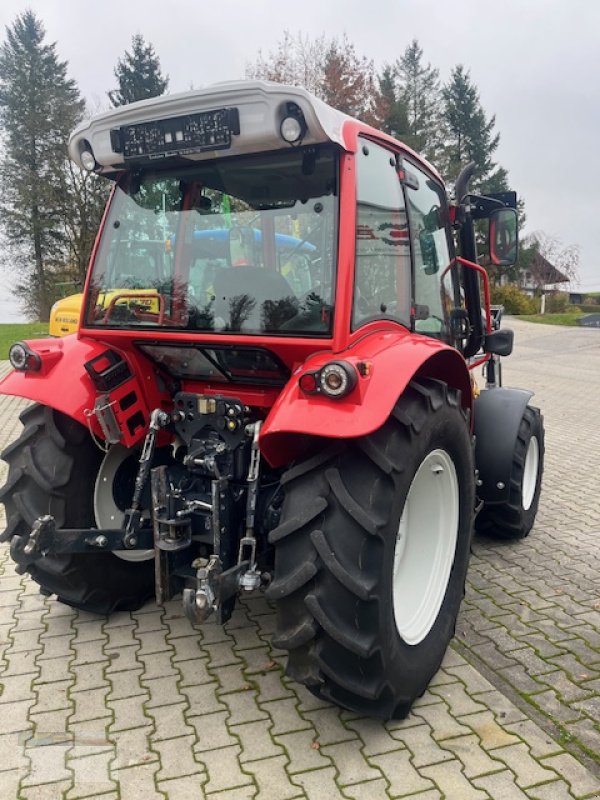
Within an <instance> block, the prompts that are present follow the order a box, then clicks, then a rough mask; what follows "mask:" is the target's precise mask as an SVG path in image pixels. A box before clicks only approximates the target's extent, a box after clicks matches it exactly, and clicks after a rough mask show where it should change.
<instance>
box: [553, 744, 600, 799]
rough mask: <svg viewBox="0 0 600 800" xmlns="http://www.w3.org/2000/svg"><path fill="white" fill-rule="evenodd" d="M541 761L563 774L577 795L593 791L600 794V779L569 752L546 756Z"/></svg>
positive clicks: (582, 795) (580, 795) (581, 795)
mask: <svg viewBox="0 0 600 800" xmlns="http://www.w3.org/2000/svg"><path fill="white" fill-rule="evenodd" d="M540 763H542V764H543V765H544V766H545V767H549V768H550V769H552V770H555V771H556V772H557V773H558V774H559V775H560V776H562V777H563V778H564V779H565V780H566V781H567V783H568V784H569V786H570V787H571V792H572V793H573V794H574V795H575V797H584V796H585V795H587V794H591V793H592V792H598V793H599V794H600V781H599V780H598V779H597V778H594V777H593V776H592V775H591V774H590V773H589V771H588V770H587V769H585V768H584V767H583V766H582V765H581V764H580V763H579V762H578V761H576V760H575V759H574V758H573V756H571V755H569V754H568V753H560V754H559V755H556V756H550V757H549V758H544V759H543V761H541V762H540Z"/></svg>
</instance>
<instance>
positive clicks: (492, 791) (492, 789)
mask: <svg viewBox="0 0 600 800" xmlns="http://www.w3.org/2000/svg"><path fill="white" fill-rule="evenodd" d="M472 782H473V784H474V785H475V786H477V787H478V788H479V789H483V790H484V791H486V792H487V793H488V795H489V796H490V797H491V798H493V800H527V798H528V797H531V796H535V795H530V794H529V793H528V794H525V792H524V791H523V790H522V789H519V787H518V786H517V784H516V783H515V776H514V775H513V773H512V772H509V771H508V770H504V771H503V772H494V773H493V774H492V775H483V776H482V777H479V778H473V781H472Z"/></svg>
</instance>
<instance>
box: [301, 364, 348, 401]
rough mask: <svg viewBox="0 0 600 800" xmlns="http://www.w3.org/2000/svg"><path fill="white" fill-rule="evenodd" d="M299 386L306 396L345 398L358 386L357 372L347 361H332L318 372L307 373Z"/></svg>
mask: <svg viewBox="0 0 600 800" xmlns="http://www.w3.org/2000/svg"><path fill="white" fill-rule="evenodd" d="M299 386H300V389H301V390H302V391H303V392H304V393H305V394H324V395H326V396H327V397H332V398H336V399H337V398H340V397H345V396H346V395H347V394H349V393H350V392H351V391H352V389H354V387H355V386H356V370H355V369H354V367H353V366H352V364H349V363H348V362H347V361H330V362H329V364H325V366H324V367H321V369H320V370H318V371H317V372H305V373H304V375H302V377H301V378H300V380H299Z"/></svg>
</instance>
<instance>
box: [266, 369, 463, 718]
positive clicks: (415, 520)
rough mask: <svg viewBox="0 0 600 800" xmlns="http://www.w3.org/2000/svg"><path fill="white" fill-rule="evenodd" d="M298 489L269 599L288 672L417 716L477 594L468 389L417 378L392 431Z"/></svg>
mask: <svg viewBox="0 0 600 800" xmlns="http://www.w3.org/2000/svg"><path fill="white" fill-rule="evenodd" d="M284 485H285V491H286V497H285V500H284V504H283V509H282V516H281V522H280V524H279V526H278V527H277V528H275V529H274V530H273V531H272V532H271V534H270V541H271V542H272V544H273V545H274V547H275V578H274V581H273V583H272V584H271V586H270V587H269V590H268V595H269V597H270V598H271V599H272V600H274V601H275V603H276V605H277V632H276V636H275V638H274V644H275V645H276V646H278V647H281V648H283V649H286V650H288V652H289V657H288V668H287V671H288V674H289V675H291V676H292V677H293V678H295V679H296V680H298V681H299V682H301V683H304V684H305V685H307V686H308V688H309V689H310V690H311V691H313V692H314V693H315V694H317V695H319V696H322V697H325V698H327V699H329V700H331V701H332V702H334V703H337V704H338V705H341V706H343V707H345V708H349V709H351V710H354V711H358V712H359V713H366V714H369V715H370V716H377V717H383V718H387V719H389V718H394V717H395V718H401V717H404V716H406V714H407V713H408V711H409V709H410V707H411V705H412V703H413V702H414V700H415V699H416V698H417V697H418V696H420V695H421V694H422V693H423V692H424V691H425V688H426V687H427V685H428V683H429V681H430V680H431V678H432V677H433V675H434V674H435V672H436V671H437V669H438V668H439V666H440V664H441V661H442V658H443V656H444V653H445V651H446V647H447V645H448V642H449V641H450V639H451V637H452V635H453V633H454V628H455V624H456V617H457V614H458V609H459V606H460V602H461V599H462V596H463V594H464V583H465V576H466V571H467V564H468V559H469V551H470V542H471V534H472V519H473V505H474V467H473V455H472V448H471V437H470V433H469V428H468V423H467V420H466V418H465V415H464V412H463V410H462V408H461V405H460V395H459V393H458V392H457V391H455V390H453V389H450V388H448V387H447V386H446V385H445V384H443V383H441V382H439V381H433V380H427V379H421V380H419V381H418V382H416V381H413V382H411V384H410V386H409V387H408V389H407V390H406V392H405V393H404V395H403V396H402V397H401V398H400V400H399V402H398V404H397V405H396V408H395V409H394V411H393V413H392V415H391V417H390V418H389V420H388V421H387V423H386V424H385V425H384V426H383V427H382V428H381V429H380V430H379V431H377V432H376V433H374V434H371V435H370V436H368V437H365V438H363V439H358V440H351V441H349V442H348V443H347V444H345V445H333V446H332V447H331V448H330V449H329V450H328V451H324V452H322V453H321V454H319V455H317V456H315V457H314V458H312V459H309V460H307V461H305V462H304V463H302V464H299V465H298V466H296V467H293V468H292V469H291V470H289V472H288V473H287V474H286V475H285V476H284Z"/></svg>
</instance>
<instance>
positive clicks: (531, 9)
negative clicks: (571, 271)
mask: <svg viewBox="0 0 600 800" xmlns="http://www.w3.org/2000/svg"><path fill="white" fill-rule="evenodd" d="M26 8H31V9H32V10H33V11H34V12H35V13H36V14H37V15H38V16H39V17H40V18H41V19H42V20H43V22H44V25H45V27H46V32H47V39H48V41H55V42H56V43H57V50H58V54H59V56H60V58H61V59H66V60H67V61H68V62H69V75H70V77H72V78H74V79H75V80H77V82H78V83H79V86H80V89H81V92H82V94H83V95H84V96H85V97H86V99H87V100H88V101H89V102H90V104H91V105H92V106H98V105H100V106H105V105H107V100H106V91H107V90H108V89H111V88H114V86H115V80H114V76H113V68H114V66H115V64H116V61H117V59H118V58H119V57H121V56H122V55H123V53H124V51H125V50H126V49H128V48H129V47H130V44H131V36H132V35H133V34H134V33H141V34H142V35H143V36H144V37H145V39H146V40H147V41H149V42H151V43H152V44H153V45H154V47H155V50H156V52H157V54H158V56H159V57H160V60H161V66H162V69H163V72H164V73H167V74H168V75H169V78H170V86H169V89H170V91H171V92H178V91H184V90H186V89H188V88H190V86H191V85H193V86H194V87H195V88H199V87H201V86H204V85H206V84H210V83H214V82H216V81H220V80H233V79H236V78H241V77H243V76H244V70H245V66H246V63H247V62H248V61H252V60H254V58H255V57H256V55H257V53H258V51H259V50H260V49H262V50H263V52H265V53H267V52H268V51H269V50H272V49H274V48H275V47H276V45H277V42H278V41H279V39H280V38H281V36H282V33H283V31H284V30H285V29H288V30H289V31H291V32H292V33H296V32H298V31H302V32H303V33H306V34H308V35H310V36H319V35H321V34H323V33H325V34H326V35H328V36H331V35H336V34H341V33H343V32H345V33H346V34H347V35H348V37H349V39H350V40H351V41H352V42H353V43H354V44H355V47H356V49H357V52H358V53H359V54H364V55H366V56H368V57H369V58H373V59H374V60H375V64H376V67H380V66H381V65H382V64H383V63H384V62H386V61H388V62H389V61H394V60H395V59H396V58H397V57H398V56H399V55H400V54H401V53H402V52H403V51H404V49H405V47H406V46H407V45H408V44H409V43H410V41H411V40H412V39H413V38H416V39H418V40H419V43H420V44H421V47H422V48H423V50H424V58H425V60H426V61H429V62H431V64H432V65H433V66H435V67H438V68H439V70H440V75H441V78H442V80H444V81H445V80H446V79H447V78H448V76H449V73H450V70H451V68H452V67H453V66H454V65H455V64H457V63H463V64H464V65H465V66H466V67H467V68H468V69H469V70H470V71H471V76H472V78H473V80H474V82H475V83H476V85H477V86H478V88H479V91H480V96H481V101H482V104H483V107H484V109H485V110H486V112H487V113H488V115H491V114H495V115H496V125H497V130H498V131H499V132H500V135H501V139H500V146H499V148H498V151H497V154H496V155H497V160H498V161H499V163H500V164H502V166H504V167H505V168H506V169H507V170H508V172H509V180H510V183H511V186H512V188H514V189H516V190H517V192H518V193H519V195H520V196H522V197H523V198H524V199H525V203H526V214H527V231H529V232H531V231H534V230H543V231H545V232H546V233H547V234H551V235H554V236H557V237H559V238H560V239H561V240H562V241H563V242H564V243H565V244H578V245H579V246H580V248H581V263H580V269H579V273H580V281H579V285H580V287H581V288H582V289H583V290H587V291H590V290H592V289H597V290H600V253H599V249H600V248H599V246H598V243H599V240H600V220H599V219H598V217H599V215H600V201H599V192H600V3H595V2H591V0H570V2H567V3H565V2H564V0H560V2H559V0H498V1H497V2H484V1H483V0H453V2H452V3H446V2H442V1H441V0H436V1H435V2H434V0H396V1H395V2H393V1H392V0H379V2H377V3H369V2H366V1H365V0H328V2H325V0H304V1H303V2H296V3H283V2H281V0H252V2H248V0H228V2H223V0H216V1H215V2H206V0H204V2H202V0H193V1H192V0H170V2H167V3H164V2H161V3H156V2H153V0H119V1H118V2H117V0H102V2H98V0H96V2H85V3H83V2H81V0H30V2H29V3H23V2H15V0H2V3H1V5H0V36H1V37H2V41H4V37H5V27H6V25H9V24H11V23H12V22H13V21H14V18H15V16H16V15H17V14H19V13H22V12H23V11H24V10H25V9H26ZM574 288H575V287H574ZM12 307H13V305H12V302H11V301H10V300H9V299H7V297H6V295H5V296H4V297H3V294H2V290H1V289H0V322H6V321H8V319H9V316H10V315H11V313H12V312H11V308H12Z"/></svg>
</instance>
